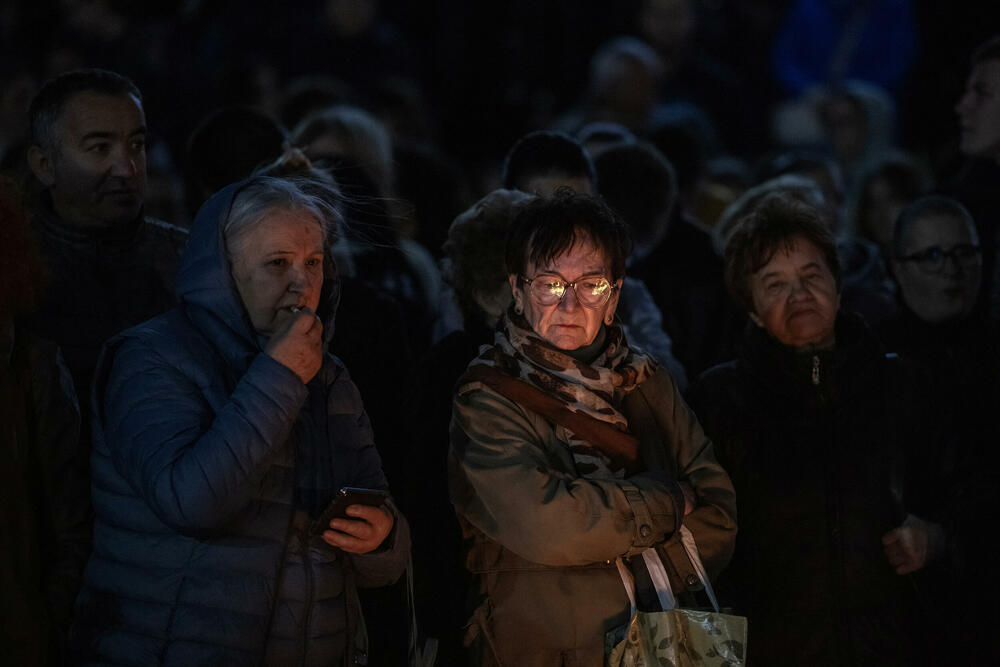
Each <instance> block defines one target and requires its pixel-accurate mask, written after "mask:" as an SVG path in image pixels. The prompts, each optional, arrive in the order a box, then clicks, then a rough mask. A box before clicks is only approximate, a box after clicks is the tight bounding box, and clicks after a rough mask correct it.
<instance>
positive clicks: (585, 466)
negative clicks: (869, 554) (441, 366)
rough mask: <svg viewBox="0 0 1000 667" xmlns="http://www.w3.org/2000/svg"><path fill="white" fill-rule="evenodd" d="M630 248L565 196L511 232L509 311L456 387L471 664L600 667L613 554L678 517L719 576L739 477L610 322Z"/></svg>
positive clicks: (657, 536) (657, 533)
mask: <svg viewBox="0 0 1000 667" xmlns="http://www.w3.org/2000/svg"><path fill="white" fill-rule="evenodd" d="M630 243H631V242H630V239H629V235H628V231H627V228H626V227H625V226H624V224H623V223H622V222H621V221H620V220H619V219H618V218H617V216H616V215H615V214H614V213H613V212H612V211H611V210H610V209H609V208H608V207H607V206H606V205H605V204H603V203H602V202H600V201H599V200H597V199H594V198H591V197H587V196H580V195H575V194H563V193H560V194H557V195H555V196H553V197H550V198H539V199H537V200H535V201H532V202H529V203H527V204H526V205H525V206H524V207H523V208H522V209H521V210H520V212H519V213H518V215H517V217H516V219H515V220H514V223H513V225H512V228H511V229H510V231H509V233H508V236H507V243H506V263H507V270H508V272H509V276H508V280H509V283H510V289H511V292H512V293H513V297H514V301H513V304H512V306H511V307H510V308H509V309H508V310H507V311H506V313H505V315H504V316H503V317H502V318H501V320H500V322H499V324H498V325H497V329H496V334H495V339H494V344H493V345H492V346H484V347H483V348H482V349H481V352H480V355H479V356H478V357H477V358H476V359H475V360H474V361H473V362H472V364H471V365H470V366H469V369H468V370H467V372H466V374H465V375H464V376H463V377H462V378H461V379H460V380H459V383H458V389H457V394H456V396H455V401H454V411H453V418H452V426H451V450H450V454H449V481H450V491H451V498H452V502H453V504H454V505H455V509H456V511H457V514H458V517H459V521H460V523H461V525H462V529H463V533H464V536H465V538H466V543H467V545H468V553H467V557H466V565H467V567H468V569H469V570H470V571H471V572H472V573H473V574H474V576H475V578H476V587H477V593H478V599H477V601H476V604H477V606H476V608H475V611H474V612H473V614H472V618H471V619H470V623H469V626H468V627H469V629H468V634H467V636H466V645H467V646H470V648H471V649H472V657H473V661H474V664H483V665H499V664H503V665H528V666H530V665H569V664H572V665H581V666H594V667H597V666H599V665H603V664H604V656H605V633H607V632H608V631H610V630H613V629H615V628H616V627H618V626H621V625H622V624H624V623H626V622H627V621H628V620H629V616H630V604H629V598H628V595H627V593H626V590H625V588H624V586H623V582H622V575H621V574H620V572H619V569H618V563H617V562H616V559H618V558H619V557H625V559H626V560H629V557H631V556H635V555H638V554H641V553H642V552H644V551H645V550H646V549H647V548H650V547H656V546H658V545H662V544H663V543H664V542H665V541H667V540H668V539H669V538H670V537H671V536H673V535H674V534H675V533H676V532H677V531H679V529H680V527H681V525H682V524H683V525H685V526H687V527H688V528H689V529H690V531H691V532H692V533H693V534H694V537H695V539H696V542H697V544H698V547H699V549H700V552H701V558H702V561H703V562H704V564H705V566H706V568H707V570H708V572H709V574H710V575H713V576H714V575H715V574H717V573H718V572H719V571H720V570H721V569H722V567H723V566H724V565H725V564H726V562H727V561H728V559H729V555H730V552H731V549H732V544H733V539H734V536H735V532H736V522H735V512H734V505H735V498H734V496H733V489H732V486H731V484H730V482H729V477H728V475H727V474H726V473H725V471H724V470H723V469H722V468H721V467H720V466H719V465H718V463H717V462H716V460H715V456H714V454H713V449H712V443H711V442H710V441H709V440H708V438H706V437H705V434H704V433H703V432H702V429H701V427H700V426H699V424H698V421H697V419H696V418H695V416H694V414H693V413H692V412H691V410H690V409H689V408H688V406H687V405H686V404H685V403H684V401H683V399H681V397H680V395H679V394H678V392H677V390H676V387H675V386H674V383H673V381H672V380H671V379H670V376H669V375H668V374H667V373H665V372H664V371H662V370H661V369H659V368H658V367H657V366H656V364H655V362H653V361H652V360H651V359H650V358H649V357H647V356H646V355H644V354H642V353H641V352H639V351H638V350H633V349H631V348H630V347H629V345H628V341H626V340H625V338H624V336H623V334H622V329H621V325H620V324H619V322H618V321H617V320H616V319H615V308H616V306H617V305H618V298H619V290H620V288H621V284H622V279H623V277H624V267H625V258H626V257H627V256H628V253H629V249H630ZM631 560H636V559H631ZM638 560H642V559H641V558H640V559H638ZM673 583H674V590H675V591H680V592H682V591H683V590H684V587H683V585H681V584H679V583H677V582H673ZM641 605H642V602H641V596H640V608H641Z"/></svg>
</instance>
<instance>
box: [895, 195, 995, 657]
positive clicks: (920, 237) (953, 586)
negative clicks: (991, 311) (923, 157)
mask: <svg viewBox="0 0 1000 667" xmlns="http://www.w3.org/2000/svg"><path fill="white" fill-rule="evenodd" d="M892 255H893V256H892V259H891V261H890V267H891V269H892V274H893V277H894V278H895V280H896V283H897V285H898V287H899V302H900V304H899V305H900V307H899V310H898V312H897V313H896V314H895V315H894V316H893V317H892V318H891V319H889V320H887V321H885V322H884V323H882V324H881V325H880V326H879V333H880V335H881V337H882V340H883V341H884V342H885V345H886V348H887V349H888V350H889V351H891V352H894V353H897V354H899V356H901V357H903V358H905V359H909V360H912V361H914V362H917V363H919V364H921V365H922V366H924V367H925V368H926V369H927V371H928V374H929V376H930V377H932V378H933V379H934V386H935V396H934V405H935V411H936V417H937V419H939V420H941V421H943V422H944V423H945V424H946V427H947V431H948V433H949V434H950V438H949V443H950V446H949V447H948V449H947V450H945V452H944V454H945V455H944V456H943V457H942V459H941V461H939V462H937V461H931V462H930V463H931V465H934V464H935V463H937V464H938V465H939V467H940V470H941V472H942V473H943V474H942V477H943V479H944V481H945V482H946V484H945V485H944V488H941V487H934V486H924V487H923V488H920V489H917V493H918V494H922V495H923V496H926V497H929V498H932V499H940V498H943V499H944V502H943V503H941V502H939V503H938V504H939V505H941V506H942V507H943V508H944V510H945V514H946V515H945V517H944V519H945V521H943V525H944V526H945V528H946V531H947V536H946V537H947V541H946V544H945V545H943V546H946V547H947V548H946V549H945V550H944V551H943V553H941V556H942V558H941V559H940V562H939V563H938V566H937V568H936V569H931V570H929V571H928V572H926V573H925V574H924V575H923V576H922V577H921V576H919V575H918V578H917V579H916V583H917V585H918V586H919V587H920V588H921V590H922V591H923V592H924V594H925V595H926V596H929V602H930V607H931V608H934V609H951V610H953V612H954V613H949V614H947V615H946V618H940V619H938V620H939V621H940V622H941V627H942V633H943V634H944V635H946V636H948V637H951V638H953V640H954V642H955V645H962V646H967V647H969V649H970V650H969V651H968V652H967V653H966V654H965V655H963V663H964V664H968V665H986V664H995V654H994V652H993V650H992V649H989V648H986V647H981V646H979V642H978V640H977V639H976V638H977V637H982V636H986V635H988V634H989V633H991V632H993V630H994V628H996V627H997V624H998V623H1000V611H998V609H997V607H996V605H995V604H993V602H992V600H988V599H985V598H984V597H983V596H982V595H981V594H980V591H987V590H997V587H998V586H1000V573H998V570H997V568H996V566H995V564H994V554H995V553H996V551H997V548H998V547H1000V539H998V538H997V536H996V534H995V532H994V531H993V530H992V529H991V528H985V529H984V527H992V526H993V525H995V524H996V521H997V519H998V518H1000V456H998V450H997V447H996V443H997V441H998V439H1000V426H998V422H997V418H996V406H997V405H998V404H1000V336H998V330H997V326H996V323H995V322H992V321H990V319H989V318H988V317H987V316H986V313H985V312H984V311H983V310H982V309H979V310H977V309H976V308H975V306H976V297H977V294H978V291H979V283H980V280H981V278H982V264H983V261H982V256H981V251H980V248H979V239H978V237H977V234H976V228H975V225H974V224H973V219H972V217H971V216H970V215H969V211H968V210H967V209H966V208H965V207H964V206H962V204H960V203H959V202H958V201H956V200H954V199H951V198H948V197H942V196H940V195H930V196H925V197H921V198H919V199H917V200H915V201H913V202H911V203H910V204H908V205H907V206H906V207H905V208H903V210H902V211H901V212H900V214H899V216H898V217H897V219H896V223H895V227H894V234H893V243H892ZM929 548H930V543H929V544H928V549H929Z"/></svg>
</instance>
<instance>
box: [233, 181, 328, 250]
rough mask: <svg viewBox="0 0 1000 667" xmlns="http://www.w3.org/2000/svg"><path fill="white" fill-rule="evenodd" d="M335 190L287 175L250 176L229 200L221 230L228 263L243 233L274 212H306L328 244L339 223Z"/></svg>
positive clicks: (323, 184) (326, 184)
mask: <svg viewBox="0 0 1000 667" xmlns="http://www.w3.org/2000/svg"><path fill="white" fill-rule="evenodd" d="M338 200H339V194H338V193H337V190H336V188H335V187H333V186H332V185H330V184H328V183H323V182H321V181H318V180H315V179H311V178H305V177H298V176H290V177H285V178H278V177H275V176H253V177H251V178H250V179H248V180H247V181H246V183H245V184H244V186H243V187H242V188H241V189H240V191H239V193H237V195H236V197H235V198H234V199H233V204H232V206H231V207H230V209H229V216H228V217H227V218H226V222H225V223H224V225H223V227H222V234H223V237H224V238H225V242H226V248H227V252H228V254H229V258H230V260H232V257H233V254H234V252H233V249H234V248H235V247H237V246H239V245H240V242H241V239H243V238H244V237H245V236H246V234H247V232H249V231H250V230H252V229H254V228H255V227H256V226H257V225H259V224H260V223H261V222H263V221H264V220H265V219H266V218H267V217H268V215H269V214H270V213H271V212H272V211H273V210H275V209H279V210H283V211H295V212H300V213H306V214H308V215H310V216H311V217H312V218H313V219H315V220H316V224H318V225H319V226H320V229H322V230H323V239H324V241H325V244H326V245H328V244H329V243H330V242H331V241H332V240H333V239H332V237H333V236H334V234H335V232H336V230H337V226H338V225H339V224H340V222H341V215H340V211H339V210H337V204H336V202H337V201H338Z"/></svg>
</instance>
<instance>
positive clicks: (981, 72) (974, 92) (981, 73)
mask: <svg viewBox="0 0 1000 667" xmlns="http://www.w3.org/2000/svg"><path fill="white" fill-rule="evenodd" d="M955 112H956V113H957V114H958V127H959V130H960V132H961V140H960V143H959V148H960V149H961V151H962V153H964V154H965V155H969V156H974V157H983V158H988V159H991V160H995V161H998V162H1000V60H984V61H982V62H980V63H979V64H977V65H976V66H975V67H973V68H972V72H970V73H969V79H968V81H967V82H966V84H965V92H964V93H963V94H962V97H961V98H960V99H959V101H958V104H957V105H956V106H955Z"/></svg>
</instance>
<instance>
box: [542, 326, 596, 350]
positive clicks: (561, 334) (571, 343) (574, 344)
mask: <svg viewBox="0 0 1000 667" xmlns="http://www.w3.org/2000/svg"><path fill="white" fill-rule="evenodd" d="M553 329H555V330H554V331H550V334H549V336H548V337H547V339H548V341H549V342H550V343H552V344H553V345H554V346H556V347H558V348H559V349H560V350H567V351H569V350H575V349H577V348H580V347H583V346H584V345H586V344H587V341H586V340H584V338H585V337H586V336H585V335H584V334H585V332H584V330H583V327H565V326H559V327H553Z"/></svg>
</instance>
